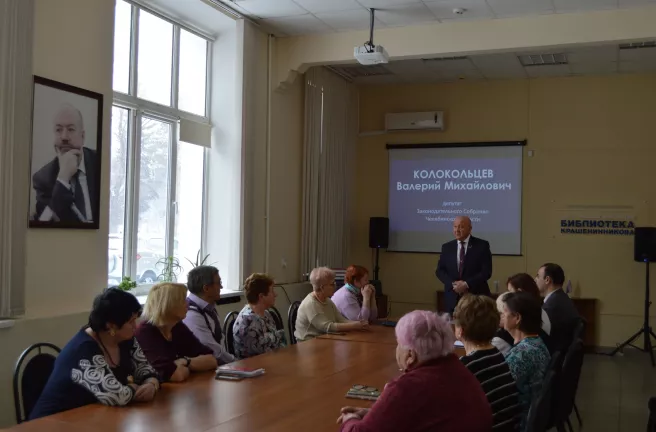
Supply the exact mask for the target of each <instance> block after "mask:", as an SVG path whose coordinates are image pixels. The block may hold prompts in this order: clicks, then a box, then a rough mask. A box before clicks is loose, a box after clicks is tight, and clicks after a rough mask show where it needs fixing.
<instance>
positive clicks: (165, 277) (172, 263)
mask: <svg viewBox="0 0 656 432" xmlns="http://www.w3.org/2000/svg"><path fill="white" fill-rule="evenodd" d="M160 265H161V266H162V272H161V273H160V274H159V276H157V280H159V281H161V282H177V281H178V275H179V274H180V273H181V272H182V266H181V265H180V261H178V259H177V258H176V257H173V256H168V257H165V258H162V259H161V260H159V261H157V266H160Z"/></svg>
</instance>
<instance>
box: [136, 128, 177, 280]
mask: <svg viewBox="0 0 656 432" xmlns="http://www.w3.org/2000/svg"><path fill="white" fill-rule="evenodd" d="M170 141H171V126H170V125H169V124H168V123H164V122H161V121H157V120H153V119H150V118H146V117H144V118H143V119H142V121H141V153H140V155H141V161H140V163H139V167H140V170H139V228H138V233H137V256H136V265H137V267H136V268H137V281H138V282H140V283H152V282H154V281H156V280H157V276H158V275H159V274H160V273H161V267H160V266H157V262H158V261H159V260H160V259H161V258H163V257H164V256H165V255H166V214H167V210H168V208H169V204H168V203H169V201H168V190H169V143H170Z"/></svg>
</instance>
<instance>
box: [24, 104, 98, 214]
mask: <svg viewBox="0 0 656 432" xmlns="http://www.w3.org/2000/svg"><path fill="white" fill-rule="evenodd" d="M84 137H85V134H84V122H83V119H82V114H81V113H80V111H79V110H78V109H77V108H75V107H73V106H72V105H69V104H64V105H62V106H61V107H60V109H59V111H57V114H56V115H55V119H54V138H55V140H54V147H55V154H56V156H55V158H54V159H53V160H52V161H50V162H49V163H47V164H46V165H44V166H43V167H42V168H41V169H40V170H39V171H37V172H36V173H34V175H33V176H32V185H33V187H34V190H35V192H36V213H35V215H34V217H33V219H34V220H39V221H61V222H83V223H91V222H93V221H94V220H97V217H98V215H96V214H94V212H95V211H97V210H96V209H97V208H98V192H99V191H98V185H97V175H96V169H97V155H96V151H95V150H91V149H88V148H85V147H84Z"/></svg>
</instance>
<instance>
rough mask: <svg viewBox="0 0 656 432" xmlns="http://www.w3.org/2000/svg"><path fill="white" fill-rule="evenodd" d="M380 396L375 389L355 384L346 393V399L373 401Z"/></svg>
mask: <svg viewBox="0 0 656 432" xmlns="http://www.w3.org/2000/svg"><path fill="white" fill-rule="evenodd" d="M378 396H380V391H379V390H378V389H377V388H375V387H370V386H366V385H361V384H356V385H354V386H353V387H351V388H350V389H349V391H348V392H346V397H347V398H351V399H365V400H371V401H375V400H376V399H378Z"/></svg>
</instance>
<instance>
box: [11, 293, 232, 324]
mask: <svg viewBox="0 0 656 432" xmlns="http://www.w3.org/2000/svg"><path fill="white" fill-rule="evenodd" d="M140 286H143V285H140ZM242 295H244V292H243V291H232V290H221V299H220V300H219V301H218V302H216V304H217V305H222V304H229V303H239V301H240V300H241V296H242ZM136 297H137V300H139V303H141V305H142V306H143V305H145V304H146V299H147V298H148V295H138V296H136ZM2 322H3V321H0V325H1V324H2ZM12 325H13V324H12ZM0 328H2V327H1V326H0Z"/></svg>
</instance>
